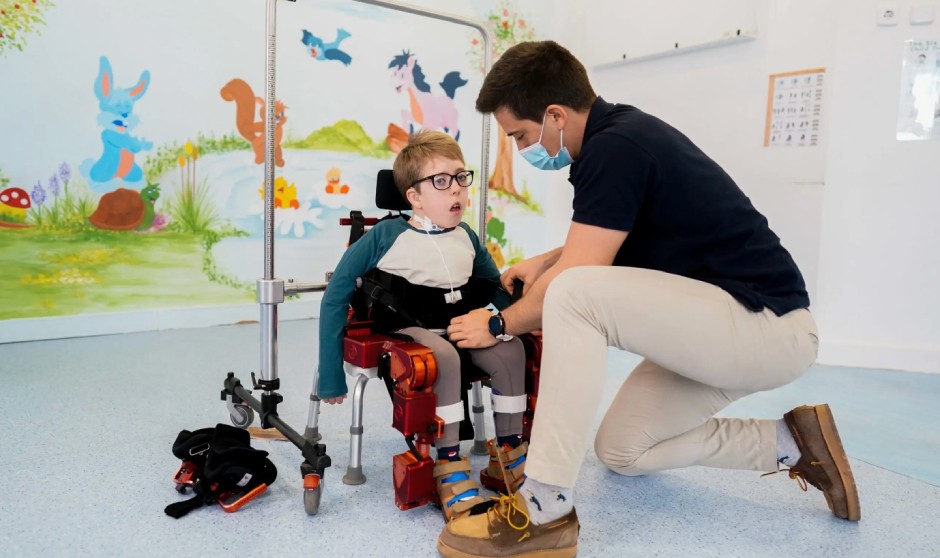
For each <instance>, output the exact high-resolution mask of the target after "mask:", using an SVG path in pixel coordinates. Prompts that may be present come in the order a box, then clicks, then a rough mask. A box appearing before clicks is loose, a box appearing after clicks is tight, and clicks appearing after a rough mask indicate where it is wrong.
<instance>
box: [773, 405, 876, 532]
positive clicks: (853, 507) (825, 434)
mask: <svg viewBox="0 0 940 558" xmlns="http://www.w3.org/2000/svg"><path fill="white" fill-rule="evenodd" d="M783 420H784V422H785V423H786V425H787V427H789V429H790V433H791V434H793V439H794V440H795V441H796V445H797V447H798V448H799V449H800V453H801V454H802V455H801V456H800V460H799V461H798V462H797V463H796V465H794V466H793V467H791V468H790V469H789V473H790V478H791V479H796V480H797V481H798V482H800V483H801V486H802V488H803V490H806V483H807V482H808V483H809V484H811V485H813V486H815V487H816V488H818V489H819V490H822V491H823V494H824V495H825V496H826V503H827V504H829V509H830V510H832V513H833V514H835V515H836V516H837V517H841V518H842V519H847V520H849V521H858V520H859V519H861V517H862V512H861V507H860V505H859V501H858V491H857V490H856V488H855V478H854V477H853V476H852V469H851V467H849V459H848V457H847V456H846V455H845V449H843V447H842V440H841V439H840V438H839V432H838V430H836V423H835V420H833V418H832V411H831V410H830V409H829V405H816V406H815V407H812V406H802V407H797V408H796V409H793V410H792V411H790V412H789V413H787V414H785V415H783Z"/></svg>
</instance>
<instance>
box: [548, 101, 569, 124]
mask: <svg viewBox="0 0 940 558" xmlns="http://www.w3.org/2000/svg"><path fill="white" fill-rule="evenodd" d="M568 111H569V108H568V107H566V106H565V105H548V107H546V108H545V113H546V117H545V121H546V122H553V123H554V125H555V128H556V129H559V130H560V129H563V128H564V127H565V124H567V123H568Z"/></svg>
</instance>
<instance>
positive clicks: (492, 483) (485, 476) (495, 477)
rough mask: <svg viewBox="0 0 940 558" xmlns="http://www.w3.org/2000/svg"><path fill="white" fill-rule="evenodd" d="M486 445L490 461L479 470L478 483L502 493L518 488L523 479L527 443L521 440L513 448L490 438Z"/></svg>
mask: <svg viewBox="0 0 940 558" xmlns="http://www.w3.org/2000/svg"><path fill="white" fill-rule="evenodd" d="M486 447H487V448H488V449H489V450H490V462H489V465H487V467H486V469H483V470H481V471H480V483H482V484H483V486H485V487H487V488H489V489H490V490H495V491H496V492H500V493H502V494H509V493H510V492H515V491H516V490H518V489H519V486H520V485H521V484H522V481H524V480H525V458H526V453H527V452H528V449H529V443H528V442H522V443H521V444H519V446H518V447H515V448H513V447H511V446H508V445H504V446H500V445H499V444H497V443H496V440H490V441H488V442H487V443H486ZM501 464H502V465H501ZM504 470H505V475H504V474H503V471H504ZM507 483H508V485H509V487H508V488H507V486H506V485H507Z"/></svg>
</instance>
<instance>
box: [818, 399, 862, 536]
mask: <svg viewBox="0 0 940 558" xmlns="http://www.w3.org/2000/svg"><path fill="white" fill-rule="evenodd" d="M816 417H817V418H818V419H819V429H820V430H821V431H822V435H823V439H824V440H825V441H826V447H827V448H828V449H829V455H830V456H831V457H832V462H833V464H835V466H836V469H838V471H839V478H840V479H842V487H843V489H844V490H845V500H846V509H847V512H848V516H847V517H845V519H847V520H849V521H858V520H859V519H861V518H862V511H861V505H860V504H859V501H858V490H857V489H856V487H855V477H854V476H852V468H851V467H850V466H849V459H848V456H847V455H846V453H845V448H844V447H842V439H841V438H839V431H838V430H836V421H835V419H833V418H832V411H831V410H830V409H829V405H817V406H816ZM823 494H825V496H826V503H827V504H829V509H830V510H832V502H830V501H829V494H826V493H825V492H823Z"/></svg>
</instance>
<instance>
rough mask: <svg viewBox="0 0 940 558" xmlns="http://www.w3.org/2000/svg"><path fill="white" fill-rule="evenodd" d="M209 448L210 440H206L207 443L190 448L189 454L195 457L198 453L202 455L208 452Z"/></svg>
mask: <svg viewBox="0 0 940 558" xmlns="http://www.w3.org/2000/svg"><path fill="white" fill-rule="evenodd" d="M209 449H210V446H209V442H206V443H205V444H202V445H199V446H193V447H191V448H189V456H190V457H195V456H197V455H202V454H204V453H206V452H207V451H209ZM196 450H199V451H196Z"/></svg>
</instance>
